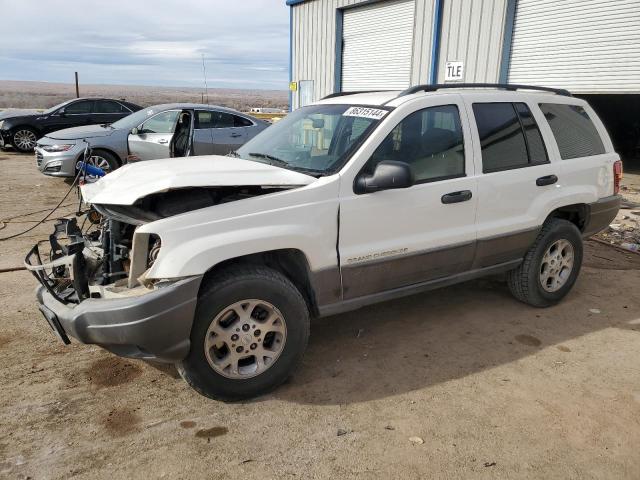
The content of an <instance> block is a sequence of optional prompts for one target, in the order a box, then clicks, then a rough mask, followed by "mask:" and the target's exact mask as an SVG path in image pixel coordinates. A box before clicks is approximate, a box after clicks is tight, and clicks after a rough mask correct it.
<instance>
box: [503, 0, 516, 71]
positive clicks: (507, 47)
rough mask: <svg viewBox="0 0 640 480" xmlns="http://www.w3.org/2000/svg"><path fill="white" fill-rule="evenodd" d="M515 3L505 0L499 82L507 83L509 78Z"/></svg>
mask: <svg viewBox="0 0 640 480" xmlns="http://www.w3.org/2000/svg"><path fill="white" fill-rule="evenodd" d="M517 3H518V0H507V15H506V18H505V22H504V38H503V39H502V59H501V61H500V80H499V81H500V83H507V81H508V79H509V65H510V64H511V44H512V43H513V24H514V23H515V21H516V10H517Z"/></svg>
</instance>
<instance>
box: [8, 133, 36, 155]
mask: <svg viewBox="0 0 640 480" xmlns="http://www.w3.org/2000/svg"><path fill="white" fill-rule="evenodd" d="M38 138H40V135H39V134H38V132H37V131H36V130H35V129H33V128H31V127H16V128H14V129H13V133H12V136H11V144H12V145H13V148H15V149H16V150H18V151H19V152H21V153H29V152H33V149H34V148H35V146H36V142H37V141H38Z"/></svg>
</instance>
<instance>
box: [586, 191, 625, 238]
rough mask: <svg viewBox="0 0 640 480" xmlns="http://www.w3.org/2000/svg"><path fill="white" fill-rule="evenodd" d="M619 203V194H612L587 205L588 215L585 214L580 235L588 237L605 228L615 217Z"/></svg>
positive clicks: (620, 200)
mask: <svg viewBox="0 0 640 480" xmlns="http://www.w3.org/2000/svg"><path fill="white" fill-rule="evenodd" d="M621 203H622V197H621V196H620V195H613V196H611V197H605V198H601V199H600V200H598V201H597V202H595V203H592V204H591V205H589V215H588V216H587V220H586V222H585V226H584V229H583V232H582V235H583V236H584V237H590V236H592V235H595V234H596V233H598V232H600V231H601V230H604V229H605V228H607V227H608V226H609V224H610V223H611V222H612V221H613V219H614V218H616V215H617V214H618V210H620V204H621Z"/></svg>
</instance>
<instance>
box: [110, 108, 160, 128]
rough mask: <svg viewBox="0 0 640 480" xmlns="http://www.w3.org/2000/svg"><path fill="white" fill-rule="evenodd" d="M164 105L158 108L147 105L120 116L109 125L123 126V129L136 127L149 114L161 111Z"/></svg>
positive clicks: (114, 126)
mask: <svg viewBox="0 0 640 480" xmlns="http://www.w3.org/2000/svg"><path fill="white" fill-rule="evenodd" d="M165 109H166V107H162V108H158V107H149V108H143V109H142V110H138V111H137V112H134V113H132V114H131V115H127V116H126V117H124V118H121V119H120V120H118V121H117V122H113V123H112V124H111V126H112V127H113V128H123V129H125V130H131V129H132V128H134V127H137V126H138V125H140V124H141V123H142V122H144V121H145V120H146V119H147V118H149V117H150V116H151V115H155V114H156V113H158V112H162V111H163V110H165Z"/></svg>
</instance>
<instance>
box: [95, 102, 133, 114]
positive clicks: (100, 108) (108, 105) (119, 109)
mask: <svg viewBox="0 0 640 480" xmlns="http://www.w3.org/2000/svg"><path fill="white" fill-rule="evenodd" d="M125 112H127V113H128V112H129V110H127V109H126V108H124V107H123V106H122V105H120V104H119V103H118V102H113V101H111V100H96V103H95V110H94V113H125Z"/></svg>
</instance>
